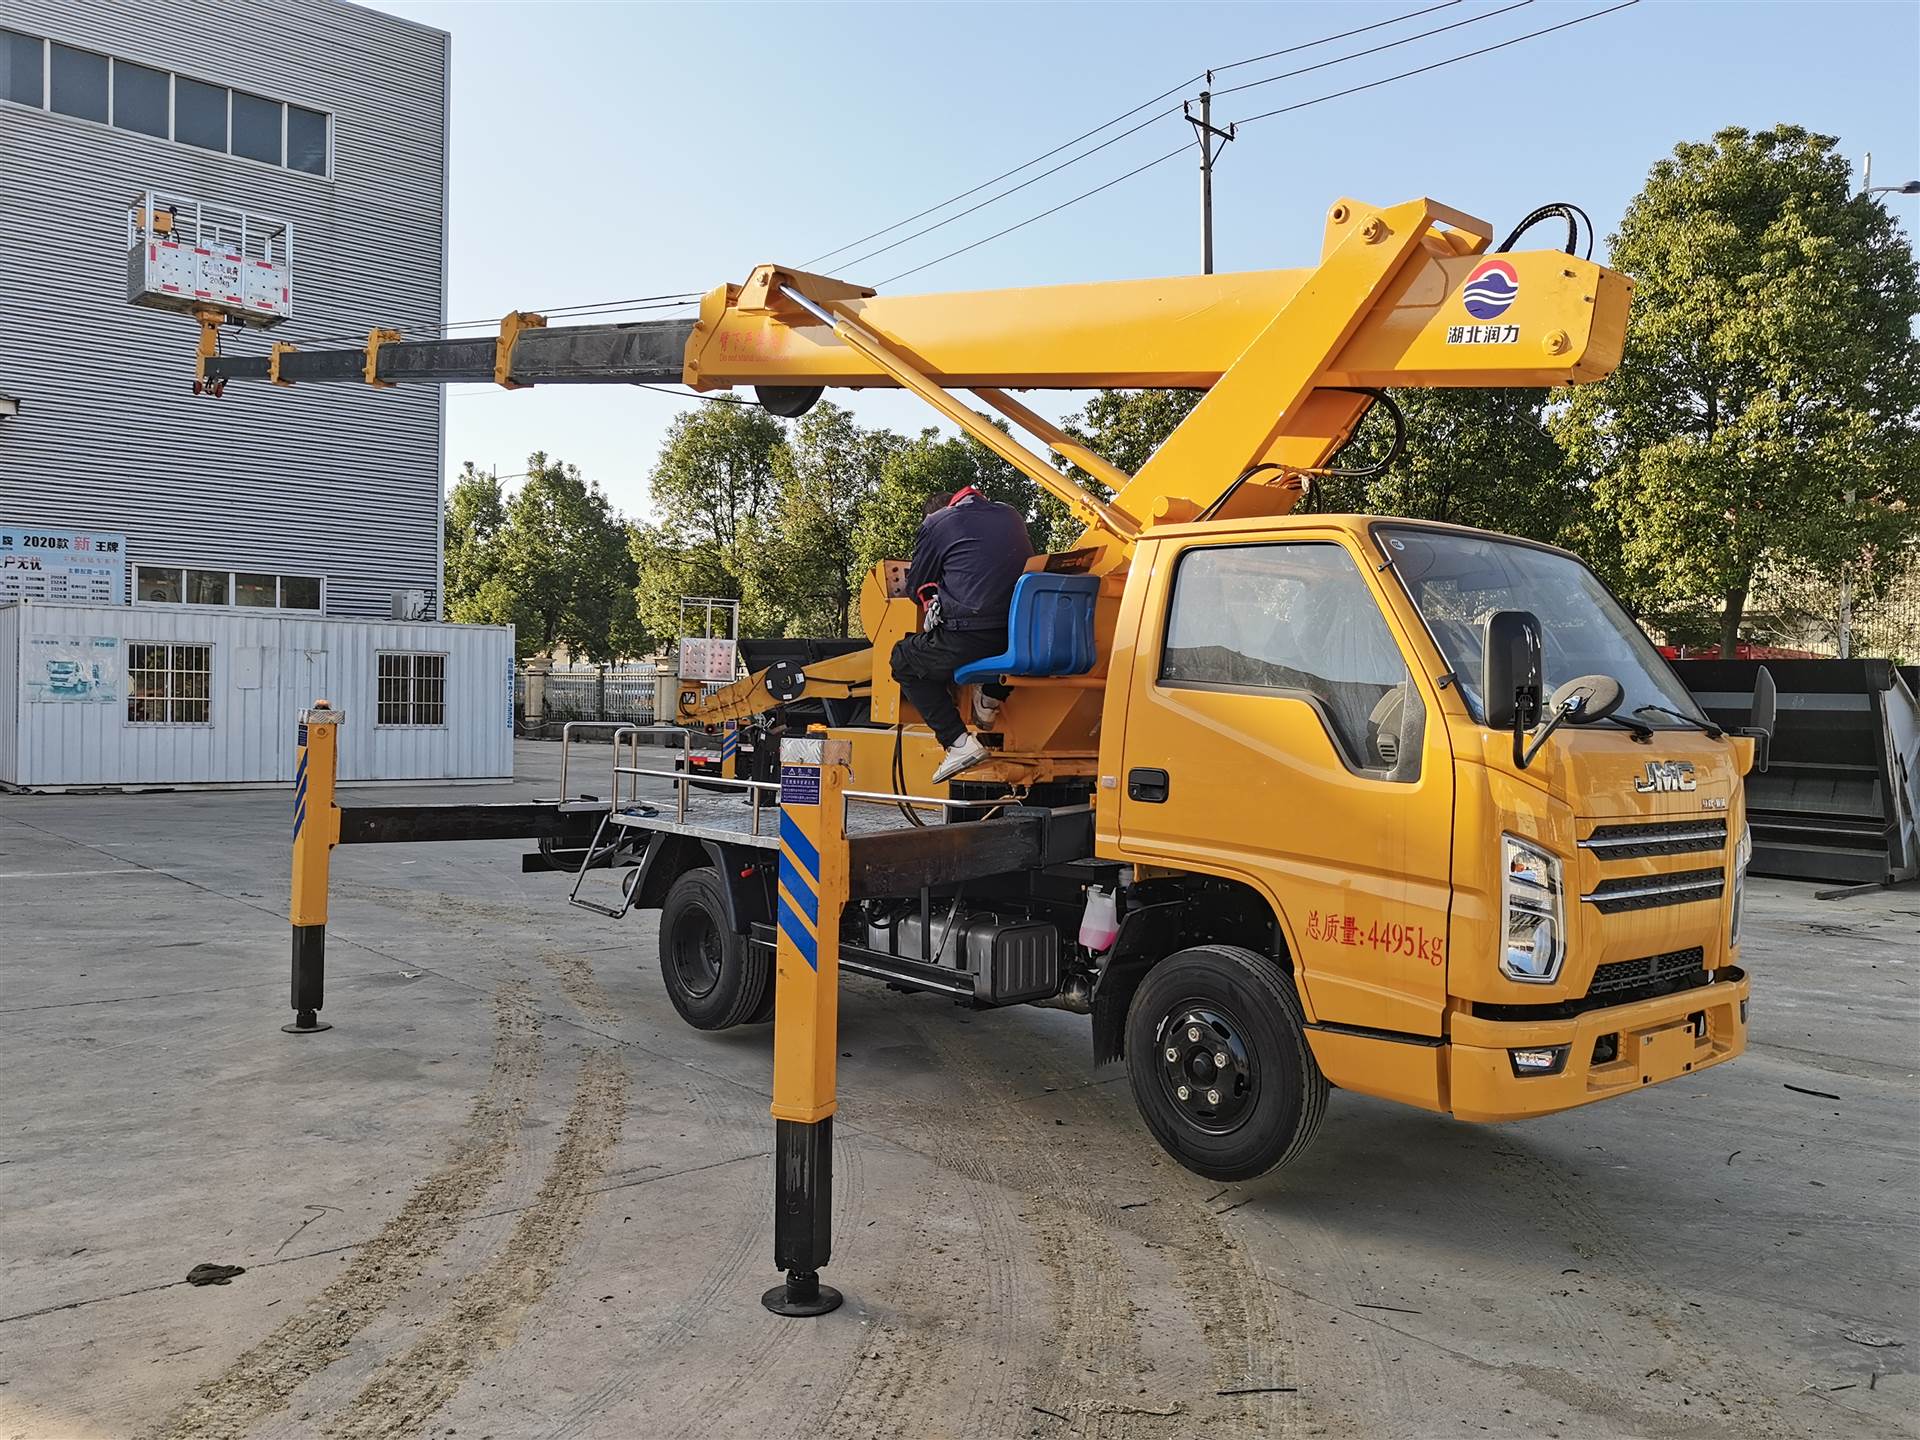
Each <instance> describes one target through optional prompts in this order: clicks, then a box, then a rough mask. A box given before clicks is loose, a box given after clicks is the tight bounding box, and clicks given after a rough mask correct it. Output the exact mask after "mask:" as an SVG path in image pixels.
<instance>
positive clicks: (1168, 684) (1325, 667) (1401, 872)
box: [1116, 528, 1453, 1035]
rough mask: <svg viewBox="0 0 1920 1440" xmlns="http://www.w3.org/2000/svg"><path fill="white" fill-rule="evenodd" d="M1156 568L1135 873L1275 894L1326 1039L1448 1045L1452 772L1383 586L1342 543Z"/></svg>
mask: <svg viewBox="0 0 1920 1440" xmlns="http://www.w3.org/2000/svg"><path fill="white" fill-rule="evenodd" d="M1157 552H1158V553H1157V554H1156V555H1154V556H1153V557H1152V559H1151V560H1150V561H1149V564H1150V566H1151V578H1150V579H1149V581H1148V589H1147V593H1146V595H1145V597H1144V603H1143V605H1142V608H1141V611H1140V612H1139V613H1140V620H1139V631H1138V634H1137V636H1136V637H1135V648H1134V654H1135V662H1136V663H1134V664H1133V665H1132V667H1131V669H1130V671H1129V677H1128V679H1127V681H1126V683H1127V684H1128V686H1129V690H1128V694H1127V705H1126V716H1125V738H1124V741H1123V744H1122V746H1121V755H1122V757H1123V762H1122V766H1121V770H1120V773H1119V775H1118V776H1116V783H1117V787H1118V788H1119V790H1120V799H1119V826H1118V828H1119V843H1120V849H1121V851H1122V853H1123V854H1125V855H1126V856H1127V857H1128V858H1130V859H1133V860H1136V861H1141V862H1153V861H1159V862H1161V863H1164V864H1166V865H1169V866H1173V867H1177V868H1179V869H1182V870H1189V871H1200V872H1206V873H1213V874H1218V875H1222V876H1228V877H1231V878H1235V879H1238V880H1242V881H1244V882H1245V883H1247V884H1248V885H1251V886H1253V887H1254V888H1255V889H1256V890H1259V891H1261V892H1263V893H1264V894H1265V895H1266V896H1267V897H1268V898H1269V900H1270V901H1271V902H1272V903H1273V904H1274V906H1275V909H1276V910H1277V912H1278V913H1279V915H1280V916H1281V923H1282V926H1283V929H1284V931H1285V934H1286V939H1287V943H1288V946H1289V949H1290V951H1291V954H1292V957H1293V963H1294V968H1295V973H1296V975H1297V976H1298V977H1299V978H1300V979H1301V981H1302V982H1303V984H1304V988H1305V990H1306V992H1307V996H1306V998H1307V1002H1308V1004H1309V1006H1310V1007H1311V1011H1312V1013H1313V1014H1314V1015H1315V1016H1316V1018H1317V1019H1318V1020H1319V1021H1321V1022H1322V1023H1328V1022H1331V1023H1339V1024H1348V1025H1360V1026H1367V1027H1370V1028H1377V1029H1383V1030H1394V1031H1401V1032H1407V1033H1414V1034H1421V1035H1437V1034H1439V1033H1441V1022H1442V1016H1443V1012H1444V1009H1445V1005H1446V943H1447V913H1448V899H1449V893H1450V856H1451V849H1452V847H1451V829H1452V808H1453V804H1452V802H1453V779H1452V769H1453V767H1452V759H1451V756H1450V755H1449V753H1448V750H1447V741H1446V728H1445V725H1444V723H1443V722H1442V721H1441V719H1440V718H1439V716H1438V714H1437V713H1436V712H1435V709H1434V706H1433V704H1432V701H1431V697H1430V695H1429V693H1428V690H1427V682H1426V678H1425V677H1424V676H1419V677H1416V676H1414V675H1413V674H1411V673H1410V672H1409V669H1408V666H1407V662H1406V659H1405V655H1406V653H1407V650H1406V647H1405V645H1404V644H1403V641H1402V637H1401V636H1400V635H1399V634H1398V633H1397V631H1396V630H1395V629H1394V627H1393V622H1392V621H1390V619H1389V618H1388V616H1387V614H1385V613H1383V611H1382V608H1381V605H1380V603H1379V600H1378V599H1377V598H1376V594H1375V592H1374V590H1373V588H1372V584H1371V581H1370V580H1369V578H1368V576H1367V574H1366V572H1365V571H1364V570H1363V568H1362V566H1361V565H1360V564H1359V563H1358V560H1357V557H1356V556H1355V555H1354V553H1352V552H1351V551H1349V549H1348V548H1347V546H1346V545H1345V544H1344V543H1342V540H1341V538H1340V535H1339V533H1338V532H1332V531H1329V532H1326V533H1324V534H1321V533H1316V532H1312V531H1302V530H1300V529H1298V528H1289V529H1288V531H1287V532H1286V535H1285V538H1273V537H1272V532H1271V531H1269V532H1266V533H1265V534H1255V535H1252V536H1248V537H1245V538H1240V539H1232V540H1215V539H1212V538H1207V539H1192V540H1172V539H1169V540H1166V541H1162V542H1160V544H1159V545H1158V546H1157Z"/></svg>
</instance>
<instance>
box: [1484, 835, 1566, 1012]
mask: <svg viewBox="0 0 1920 1440" xmlns="http://www.w3.org/2000/svg"><path fill="white" fill-rule="evenodd" d="M1500 909H1501V911H1502V913H1503V915H1504V916H1505V925H1504V933H1505V935H1506V942H1505V944H1504V945H1503V946H1502V953H1501V956H1500V971H1501V973H1502V974H1504V975H1505V976H1506V977H1507V978H1508V979H1509V980H1519V981H1523V982H1525V983H1526V984H1529V985H1551V984H1552V983H1553V982H1554V981H1555V980H1557V979H1559V978H1560V962H1561V960H1562V959H1563V958H1565V955H1566V944H1565V942H1564V940H1563V936H1562V931H1563V924H1562V918H1561V911H1560V862H1559V861H1558V860H1557V859H1555V858H1554V857H1553V856H1551V855H1549V854H1548V853H1547V852H1546V851H1544V850H1541V849H1539V848H1538V847H1536V846H1533V845H1529V844H1528V843H1527V842H1526V841H1524V840H1516V839H1514V838H1513V836H1511V835H1502V836H1501V837H1500Z"/></svg>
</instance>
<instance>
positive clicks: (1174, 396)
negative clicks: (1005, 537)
mask: <svg viewBox="0 0 1920 1440" xmlns="http://www.w3.org/2000/svg"><path fill="white" fill-rule="evenodd" d="M1205 394H1206V392H1205V391H1204V390H1102V391H1100V392H1099V393H1098V394H1096V395H1095V396H1094V397H1093V398H1092V399H1091V400H1089V401H1087V403H1086V404H1085V405H1084V406H1082V407H1081V408H1080V409H1079V410H1076V411H1074V412H1073V413H1072V414H1071V415H1068V416H1067V417H1066V418H1065V419H1064V420H1063V421H1062V423H1061V426H1060V428H1061V429H1062V430H1065V431H1066V432H1067V434H1069V435H1071V436H1072V437H1073V438H1074V439H1075V440H1078V441H1079V442H1080V443H1081V444H1082V445H1085V446H1086V447H1087V448H1088V449H1089V450H1091V451H1093V453H1094V454H1096V455H1098V456H1099V457H1100V458H1101V459H1103V460H1106V461H1108V462H1109V463H1111V464H1114V465H1117V466H1119V467H1120V468H1121V469H1122V470H1124V471H1126V472H1127V473H1128V474H1129V475H1137V474H1138V473H1139V472H1140V468H1141V466H1143V465H1145V464H1146V463H1147V461H1149V460H1151V459H1152V458H1153V452H1154V451H1156V450H1158V449H1159V448H1160V446H1161V445H1162V444H1164V443H1165V441H1166V438H1167V437H1168V436H1169V435H1171V434H1173V432H1174V429H1175V428H1176V427H1177V426H1178V425H1179V424H1180V422H1181V421H1182V420H1184V419H1186V418H1187V416H1188V415H1190V414H1192V413H1193V407H1194V406H1196V405H1198V404H1199V403H1200V399H1201V397H1202V396H1203V395H1205ZM1060 468H1061V469H1062V470H1064V471H1065V472H1066V474H1067V475H1068V477H1069V478H1071V479H1072V480H1073V482H1074V483H1075V484H1076V485H1079V486H1080V487H1081V488H1082V489H1084V490H1088V491H1090V492H1092V493H1093V494H1094V495H1097V496H1099V497H1100V499H1102V500H1111V499H1112V498H1113V493H1112V491H1110V490H1109V489H1108V488H1107V487H1106V486H1105V485H1103V484H1101V483H1100V482H1099V481H1098V480H1096V479H1094V478H1093V476H1091V475H1089V474H1088V473H1087V472H1086V471H1084V470H1082V469H1081V468H1080V467H1079V466H1078V465H1073V464H1070V463H1067V462H1066V461H1064V460H1062V461H1060ZM1040 512H1041V517H1042V519H1043V521H1044V523H1045V526H1046V534H1047V547H1046V548H1048V549H1049V550H1065V549H1067V548H1068V547H1070V546H1071V545H1072V544H1073V542H1074V541H1075V540H1076V539H1078V538H1079V536H1080V532H1081V531H1082V530H1083V529H1085V528H1086V527H1085V526H1084V525H1083V524H1082V523H1081V521H1080V520H1079V519H1078V518H1077V517H1076V516H1075V515H1074V514H1073V512H1072V511H1070V510H1069V509H1067V507H1066V506H1065V505H1064V504H1062V503H1061V502H1060V501H1058V500H1056V499H1054V497H1053V496H1051V495H1043V496H1042V497H1041V500H1040Z"/></svg>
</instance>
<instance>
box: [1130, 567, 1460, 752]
mask: <svg viewBox="0 0 1920 1440" xmlns="http://www.w3.org/2000/svg"><path fill="white" fill-rule="evenodd" d="M1160 683H1161V684H1162V685H1165V686H1170V687H1174V688H1188V689H1221V690H1233V691H1240V692H1261V691H1269V692H1272V693H1273V694H1275V695H1285V696H1289V697H1291V698H1294V699H1298V700H1304V701H1305V702H1306V703H1307V704H1309V705H1311V706H1312V707H1313V708H1314V709H1315V711H1317V712H1318V713H1319V716H1320V719H1321V722H1322V724H1324V725H1325V726H1326V730H1327V734H1328V736H1329V737H1330V738H1331V739H1332V741H1333V744H1334V749H1335V750H1336V751H1338V752H1339V754H1340V757H1341V759H1342V760H1343V761H1344V762H1345V763H1346V765H1347V767H1348V768H1349V769H1351V770H1355V771H1358V772H1361V773H1364V774H1367V775H1371V776H1374V777H1376V778H1379V779H1384V780H1397V781H1412V780H1416V779H1418V778H1419V775H1420V749H1421V740H1422V738H1423V734H1424V722H1425V715H1426V709H1425V706H1424V705H1423V704H1422V703H1421V700H1420V696H1419V692H1418V691H1416V690H1415V689H1414V686H1413V681H1412V677H1411V676H1410V675H1409V674H1408V672H1407V666H1406V661H1405V660H1404V659H1403V658H1402V657H1401V654H1400V647H1399V646H1398V645H1397V644H1395V643H1394V639H1393V635H1392V632H1390V631H1389V630H1388V629H1387V623H1386V620H1385V618H1384V617H1383V616H1382V615H1381V613H1380V607H1379V606H1378V605H1377V604H1376V603H1375V601H1374V598H1373V595H1372V592H1370V591H1369V590H1368V589H1367V585H1366V581H1365V580H1363V579H1362V578H1361V576H1360V571H1359V568H1358V567H1357V566H1356V565H1355V564H1354V562H1353V558H1352V557H1351V556H1350V555H1348V554H1347V552H1346V551H1345V550H1344V549H1342V548H1341V547H1340V546H1338V545H1335V544H1331V543H1327V542H1313V541H1294V542H1283V543H1278V544H1264V545H1219V546H1205V547H1200V548H1196V549H1192V550H1189V551H1187V552H1186V553H1185V554H1184V555H1183V556H1181V558H1180V564H1179V568H1178V570H1176V571H1175V573H1174V580H1173V603H1172V606H1171V609H1170V611H1169V615H1168V619H1167V640H1166V646H1165V649H1164V650H1163V652H1162V654H1161V660H1160Z"/></svg>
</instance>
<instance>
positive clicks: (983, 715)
mask: <svg viewBox="0 0 1920 1440" xmlns="http://www.w3.org/2000/svg"><path fill="white" fill-rule="evenodd" d="M1004 703H1006V702H1004V701H1002V700H996V699H995V698H994V697H993V696H991V695H989V694H987V692H986V691H985V690H984V689H982V688H981V687H980V686H978V685H976V686H974V689H973V718H974V721H975V723H976V724H978V725H979V727H980V728H981V729H982V730H991V729H993V724H994V721H996V720H998V719H999V718H1000V707H1001V705H1003V704H1004Z"/></svg>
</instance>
